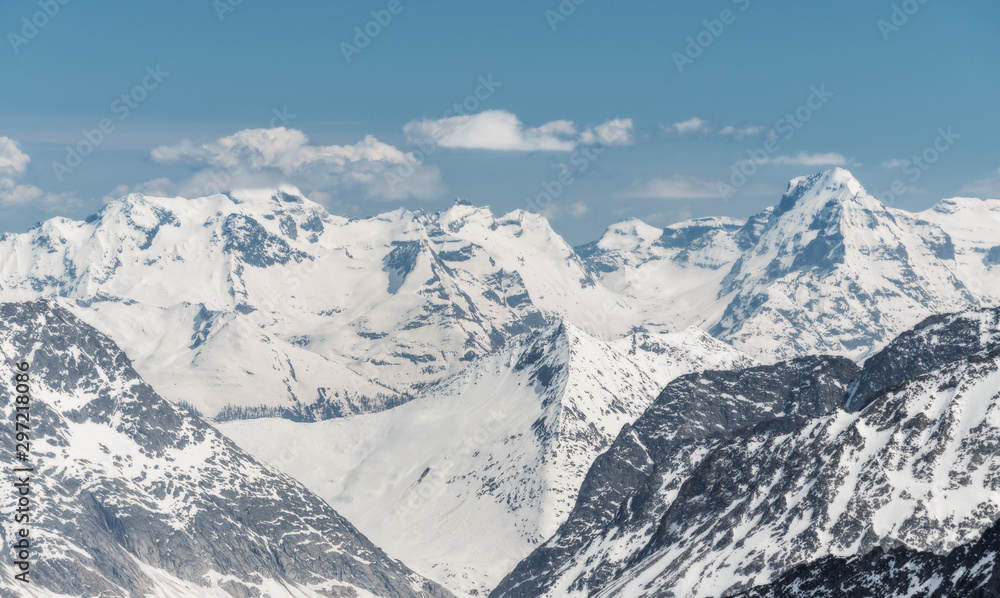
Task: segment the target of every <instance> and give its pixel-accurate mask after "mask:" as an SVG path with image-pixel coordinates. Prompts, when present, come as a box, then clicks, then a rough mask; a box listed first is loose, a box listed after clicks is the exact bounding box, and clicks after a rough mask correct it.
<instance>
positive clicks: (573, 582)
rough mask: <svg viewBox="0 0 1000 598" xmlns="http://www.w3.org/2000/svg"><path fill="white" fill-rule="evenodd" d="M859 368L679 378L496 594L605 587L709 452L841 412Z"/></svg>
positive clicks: (783, 367) (781, 367)
mask: <svg viewBox="0 0 1000 598" xmlns="http://www.w3.org/2000/svg"><path fill="white" fill-rule="evenodd" d="M857 371H858V368H857V366H855V365H854V363H853V362H851V361H850V360H847V359H843V358H835V357H816V358H805V359H801V360H796V361H792V362H787V363H781V364H777V365H773V366H764V367H756V368H749V369H746V370H743V371H739V372H733V371H710V372H704V373H697V374H691V375H688V376H683V377H681V378H679V379H677V380H675V381H674V382H672V383H671V384H670V385H668V386H667V387H666V389H665V390H664V391H663V392H662V393H661V394H660V395H659V396H658V397H657V399H656V401H655V402H653V404H652V405H651V406H650V407H649V409H647V410H646V412H645V413H644V414H643V415H642V416H641V417H640V418H639V419H638V420H637V421H636V422H635V424H634V425H632V426H626V428H625V429H624V430H623V431H622V432H621V434H619V435H618V438H617V439H616V440H615V442H614V444H613V445H612V446H611V448H610V449H609V450H608V451H607V452H605V453H604V454H602V455H601V456H600V457H598V458H597V460H596V462H595V463H594V465H593V466H592V467H591V468H590V471H589V472H588V473H587V476H586V478H585V480H584V482H583V485H582V487H581V489H580V494H579V498H578V499H577V502H576V506H575V508H574V509H573V512H572V513H571V514H570V517H569V519H568V521H567V522H566V523H564V524H563V525H562V526H561V527H560V528H559V530H558V532H557V533H556V535H555V536H554V537H552V538H550V539H549V540H548V541H547V542H545V544H543V545H542V546H540V547H539V548H537V549H536V550H535V551H534V552H533V553H532V554H531V556H530V557H528V558H527V559H525V560H524V561H522V562H521V563H519V564H518V566H517V568H516V569H515V570H514V571H513V572H512V573H511V574H510V575H508V576H507V577H506V578H505V579H504V580H503V582H502V583H501V584H500V585H499V586H498V587H497V588H496V590H494V592H493V594H491V595H492V596H494V597H500V596H539V595H550V596H560V595H563V593H564V592H573V593H579V594H580V595H586V594H587V593H588V592H589V591H591V590H596V589H600V588H602V587H603V586H604V585H605V584H607V583H609V582H610V581H612V580H613V579H614V578H615V577H616V576H617V575H618V574H619V573H620V569H622V568H624V567H626V566H627V565H628V563H629V561H630V559H632V558H634V557H635V556H636V555H635V554H634V553H632V552H626V551H623V550H622V547H623V546H628V547H631V549H632V550H634V551H639V550H640V549H642V548H643V545H644V544H646V538H645V535H646V534H648V532H649V531H650V530H649V529H648V528H646V526H648V525H650V524H651V523H655V521H656V520H657V519H659V518H660V517H662V516H663V511H664V510H665V507H666V504H664V503H662V502H661V500H662V497H663V495H665V496H667V497H672V496H675V495H676V494H677V493H678V492H680V491H681V488H682V484H683V482H684V481H685V479H686V478H689V477H691V476H692V475H694V472H695V469H696V467H697V466H698V464H699V463H700V462H701V461H702V460H703V459H704V458H705V457H706V456H707V453H708V451H709V450H710V449H712V448H715V447H720V446H724V445H725V444H726V443H727V442H729V441H732V440H733V439H734V438H735V437H737V436H738V435H740V434H743V433H745V432H746V431H747V430H751V429H754V427H755V426H759V425H764V424H766V425H767V426H770V427H779V428H787V427H791V426H793V425H794V422H798V421H801V420H803V419H804V418H808V417H810V416H817V415H825V414H827V413H830V412H832V411H834V410H836V409H837V408H838V407H839V406H840V404H841V403H842V401H843V394H844V390H845V388H846V386H847V384H848V382H849V381H850V380H851V378H853V377H854V376H855V374H856V373H857ZM706 498H707V497H706ZM634 528H638V529H634ZM628 532H631V533H628ZM636 532H638V533H636ZM605 534H608V535H607V536H605ZM625 535H628V537H627V538H626V537H625ZM602 540H604V541H606V542H607V545H602V542H601V541H602Z"/></svg>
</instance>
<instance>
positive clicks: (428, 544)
mask: <svg viewBox="0 0 1000 598" xmlns="http://www.w3.org/2000/svg"><path fill="white" fill-rule="evenodd" d="M749 365H751V362H750V360H748V359H747V358H746V357H745V356H743V355H742V354H740V353H739V352H738V351H736V350H734V349H732V348H731V347H729V346H728V345H725V344H724V343H721V342H720V341H717V340H715V339H713V338H711V337H710V336H708V335H707V334H705V333H704V332H703V331H701V330H698V329H690V330H687V331H684V332H680V333H675V334H661V335H656V334H649V333H641V332H636V333H634V334H631V335H629V336H628V337H626V338H623V339H619V340H617V341H613V342H605V341H602V340H600V339H596V338H594V337H592V336H590V335H588V334H587V333H586V332H584V331H583V330H580V329H579V328H576V327H575V326H573V325H571V324H568V323H564V322H555V323H552V324H551V325H549V326H547V327H545V328H543V329H542V330H539V331H538V332H533V333H529V334H525V335H522V336H518V337H515V338H514V339H512V340H511V341H510V342H509V343H508V345H507V346H506V347H505V348H503V349H502V350H500V351H498V352H497V353H495V354H492V355H489V356H486V357H483V358H480V359H477V360H475V361H473V362H472V363H470V364H469V365H468V367H467V368H466V369H465V370H464V371H462V372H461V373H459V374H456V375H455V376H453V377H451V378H448V379H446V380H445V381H443V382H441V383H440V384H438V385H436V386H435V387H433V388H429V389H428V390H427V391H426V392H425V393H424V394H423V396H421V397H420V398H419V399H416V400H414V401H411V402H409V403H407V404H405V405H401V406H399V407H396V408H394V409H390V410H388V411H384V412H380V413H374V414H366V415H359V416H355V417H352V418H341V419H334V420H328V421H324V422H314V423H296V422H288V421H285V422H279V421H275V420H251V421H238V422H235V421H234V422H226V423H223V424H220V429H221V430H222V431H223V432H224V433H225V434H228V435H229V436H230V437H231V438H233V439H234V440H236V441H237V442H238V443H239V444H240V445H241V446H243V447H246V448H247V449H248V450H250V451H251V452H252V453H254V454H255V455H257V456H258V457H260V458H261V459H263V460H264V461H266V462H268V463H270V464H271V465H273V466H274V467H276V468H278V469H281V470H282V471H286V472H288V473H290V474H291V475H292V476H294V477H295V478H296V479H299V480H301V481H302V482H303V483H305V484H306V485H307V486H308V487H310V488H311V489H312V490H313V491H315V492H316V493H317V494H319V495H320V496H322V497H323V498H325V499H326V500H328V501H329V502H330V504H331V505H333V506H334V507H335V508H336V509H337V510H338V511H339V512H341V513H343V514H344V515H345V516H347V517H348V518H349V519H350V520H351V521H352V522H353V523H354V524H355V525H357V526H358V527H359V529H361V531H362V532H364V533H365V535H367V536H368V537H370V538H371V539H372V540H374V541H375V542H376V543H377V544H378V545H380V546H382V547H383V548H385V549H386V550H387V551H388V552H389V553H390V554H393V555H394V556H397V557H399V558H401V559H403V560H404V561H405V562H406V563H407V565H409V566H410V567H413V568H414V570H416V571H417V572H419V573H421V574H422V575H425V576H427V577H429V578H431V579H434V580H437V581H439V582H440V583H442V584H444V585H446V587H448V588H450V589H452V590H453V591H454V592H455V593H457V594H458V593H461V594H463V595H469V596H475V595H479V596H484V595H485V594H487V593H488V592H489V590H490V589H492V588H493V587H494V586H495V585H496V584H497V583H498V582H499V581H500V579H501V578H502V577H503V576H504V575H505V574H506V573H508V572H509V571H510V570H511V569H512V568H513V567H514V565H515V564H516V563H517V562H518V561H519V560H521V559H522V558H524V557H525V556H527V555H528V553H530V552H531V550H532V549H533V548H534V547H535V546H537V545H538V544H539V543H540V542H542V541H544V540H545V539H546V538H547V537H549V536H550V535H552V534H553V533H554V532H555V531H556V529H557V527H558V526H559V524H560V523H562V522H563V521H565V519H566V517H567V516H568V515H569V512H570V510H571V509H572V508H573V504H574V502H575V500H576V494H577V491H578V490H579V487H580V483H581V481H582V480H583V477H584V475H585V474H586V472H587V470H588V468H589V467H590V466H591V464H592V463H593V461H594V459H595V458H596V457H597V456H598V454H600V453H601V452H602V451H603V450H605V449H606V448H608V446H610V444H611V443H612V442H613V441H614V439H615V437H616V436H617V435H618V433H619V431H620V430H621V429H622V427H623V426H625V425H627V424H628V423H630V422H632V421H634V420H635V418H637V417H639V415H641V414H642V412H643V411H644V410H645V409H646V408H647V407H648V406H649V404H650V403H651V402H652V401H653V399H654V398H655V397H656V395H657V393H658V392H659V391H660V390H661V389H662V388H663V386H664V385H666V383H667V382H669V381H670V380H672V379H673V378H675V377H677V376H679V375H682V374H688V373H690V372H694V371H702V370H705V369H718V368H731V369H742V368H745V367H747V366H749Z"/></svg>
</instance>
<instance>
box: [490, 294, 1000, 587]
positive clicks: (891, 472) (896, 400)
mask: <svg viewBox="0 0 1000 598" xmlns="http://www.w3.org/2000/svg"><path fill="white" fill-rule="evenodd" d="M998 318H1000V311H998V310H981V311H976V312H971V313H964V314H957V315H954V316H948V317H942V318H938V319H936V320H937V321H936V322H935V321H932V322H930V323H927V324H925V326H923V327H921V329H918V330H917V331H915V332H914V333H913V335H909V336H908V335H904V337H902V338H901V340H900V342H898V343H896V344H894V345H890V347H888V348H887V349H886V350H885V353H886V356H883V357H881V358H880V357H878V356H877V357H875V358H873V359H871V360H870V361H869V364H866V370H865V372H863V373H862V374H861V375H860V376H859V377H858V378H857V379H856V380H855V381H854V382H852V384H851V385H850V388H847V387H846V384H845V385H844V386H843V387H842V389H841V390H842V394H841V397H840V401H841V402H846V400H847V397H848V396H851V393H857V392H858V388H860V387H861V383H860V381H864V380H868V381H869V382H868V384H869V385H870V386H869V387H870V388H873V391H872V392H873V395H872V396H870V397H867V398H866V399H865V400H864V401H862V402H861V403H862V405H863V408H862V409H861V410H860V411H855V412H849V411H846V410H837V411H834V412H831V413H830V414H829V415H821V416H819V417H814V418H812V419H808V420H805V421H803V420H801V419H796V418H788V417H777V418H771V419H770V420H769V421H765V422H763V423H762V424H761V425H758V426H757V427H755V428H749V429H744V430H742V431H741V432H740V433H738V434H737V435H736V436H734V437H733V438H731V439H726V438H723V439H719V440H713V439H708V440H706V441H702V442H693V443H686V444H684V445H682V446H679V447H678V446H673V445H670V444H667V445H666V446H664V445H663V444H660V443H659V442H658V441H657V437H658V435H659V434H660V433H658V432H656V431H657V430H669V429H672V424H671V419H670V418H669V417H666V418H665V417H663V416H662V415H659V414H658V413H657V410H656V409H655V405H654V408H651V409H650V410H648V411H647V412H646V414H644V415H643V417H642V418H640V419H639V420H638V421H637V423H636V426H635V429H636V430H642V429H646V430H651V431H650V432H646V433H644V434H643V433H639V434H635V433H623V434H622V435H621V436H620V437H619V439H618V440H617V441H616V443H615V445H614V446H613V447H612V449H611V450H610V451H608V453H606V454H605V455H604V456H602V458H601V459H598V461H597V462H596V463H595V466H594V467H593V468H592V469H591V472H589V473H588V478H592V477H594V476H598V478H597V479H602V477H601V476H603V479H613V476H609V475H607V474H606V473H602V472H601V471H599V470H598V468H599V466H600V467H601V469H603V471H604V472H608V471H612V472H613V471H615V470H618V471H626V472H627V471H629V470H630V469H633V470H634V469H640V470H641V473H639V474H638V475H632V477H631V478H622V479H625V480H626V483H625V484H622V485H621V486H622V487H621V489H620V490H618V491H616V492H610V493H609V492H607V491H601V492H597V493H593V496H594V497H595V498H597V499H599V498H600V496H601V493H602V492H604V493H606V494H608V495H609V497H610V499H611V500H606V501H603V502H602V501H599V500H598V501H597V503H596V508H591V509H590V510H591V512H597V513H600V512H601V511H602V510H603V512H605V513H608V514H610V513H614V516H613V518H612V519H610V521H609V519H608V517H609V515H605V517H604V519H603V521H606V522H607V523H605V524H604V525H603V527H600V526H599V527H595V528H592V529H590V530H589V531H588V530H583V531H580V530H581V529H583V528H570V527H568V526H569V524H567V526H564V530H560V534H558V535H557V536H555V537H554V538H553V539H550V540H549V542H547V544H546V546H545V547H543V549H544V548H546V547H549V554H552V553H553V551H552V548H553V547H558V546H560V545H561V546H564V547H568V546H574V545H575V546H576V548H574V549H573V550H571V551H569V552H568V554H564V556H562V557H561V558H555V559H545V558H542V557H544V556H545V552H543V551H542V550H541V549H540V550H539V551H536V553H535V554H534V555H532V557H530V558H529V559H527V560H525V561H524V562H522V563H521V564H520V565H519V566H518V569H517V570H515V573H514V574H512V575H511V576H509V577H508V578H507V579H505V580H504V582H503V583H502V584H501V586H500V587H499V588H498V590H497V591H496V592H495V593H494V595H496V596H502V595H511V596H514V595H517V596H536V595H551V596H563V595H584V594H587V595H597V596H617V595H628V596H663V597H668V596H720V595H726V593H727V592H731V593H735V592H737V591H740V590H746V589H748V588H749V587H750V586H753V585H761V584H766V583H769V582H770V581H772V580H774V579H776V578H777V577H778V576H780V575H782V574H784V573H785V572H787V571H788V570H790V569H791V568H793V567H795V566H797V565H800V564H803V563H809V562H812V561H815V560H817V559H821V558H823V557H826V556H836V557H850V556H853V555H864V554H866V553H869V552H871V551H872V550H875V549H876V548H878V547H882V548H885V549H891V548H893V547H896V546H904V547H907V548H909V549H911V550H914V551H919V552H933V553H935V554H946V553H948V552H949V551H951V550H953V549H955V548H957V547H959V546H961V545H963V544H968V543H971V542H973V541H975V540H976V539H977V538H978V537H979V535H980V534H982V533H983V532H984V531H985V530H987V529H988V528H990V527H991V526H993V525H994V524H995V523H996V522H997V520H998V519H1000V500H998V499H997V497H998V496H1000V460H998V459H997V458H996V455H997V446H1000V348H998V347H997V345H996V343H995V339H996V338H997V336H998V334H1000V327H998V326H997V323H998V321H1000V320H998ZM915 336H923V337H924V338H925V340H928V341H929V342H914V341H913V340H912V338H914V337H915ZM973 337H975V338H973ZM908 339H910V340H908ZM963 347H964V348H966V349H967V352H966V353H964V354H963V353H962V352H961V351H960V350H959V349H960V348H963ZM906 351H909V354H905V352H906ZM934 353H940V354H941V355H944V356H946V358H947V363H940V362H936V361H935V360H934V359H933V358H932V357H931V356H929V355H927V354H934ZM904 354H905V355H906V356H905V358H904V357H903V355H904ZM907 363H913V364H914V369H913V371H912V374H911V375H910V376H909V377H906V379H905V380H904V381H903V382H901V383H897V382H895V381H896V380H897V379H898V372H893V371H892V368H893V367H905V364H907ZM775 367H776V368H777V369H778V370H779V371H780V369H781V368H782V367H783V366H782V365H780V364H779V366H775ZM880 367H883V368H888V369H887V371H886V372H885V373H884V375H876V374H874V373H873V372H874V371H875V370H877V369H878V368H880ZM879 380H882V381H884V382H885V383H888V384H893V386H891V387H889V388H883V389H874V387H873V386H871V385H873V384H875V381H879ZM676 384H678V383H675V385H676ZM686 394H687V395H688V396H692V395H693V392H688V393H686ZM715 396H716V400H718V401H722V400H726V401H731V400H732V399H731V398H727V397H731V396H736V393H732V392H729V391H722V392H717V393H716V395H715ZM747 396H752V395H747ZM658 403H659V401H658ZM645 420H651V421H648V422H647V421H645ZM606 458H607V459H610V463H608V462H605V459H606ZM610 485H611V484H610V483H605V484H603V486H604V487H608V486H610ZM595 486H596V487H600V484H596V485H595ZM584 496H587V495H585V494H583V493H581V500H580V503H578V506H577V509H580V505H581V504H584V503H585V502H587V501H585V500H584ZM595 519H597V520H598V521H601V519H600V518H599V517H596V518H595ZM573 521H574V518H573V517H571V519H570V522H573ZM579 538H584V540H583V541H582V543H581V540H580V539H579ZM556 554H557V555H558V554H559V553H558V551H556ZM543 575H544V576H548V575H551V578H549V580H548V581H547V582H545V583H544V584H539V582H538V581H537V580H538V579H540V578H541V577H542V576H543Z"/></svg>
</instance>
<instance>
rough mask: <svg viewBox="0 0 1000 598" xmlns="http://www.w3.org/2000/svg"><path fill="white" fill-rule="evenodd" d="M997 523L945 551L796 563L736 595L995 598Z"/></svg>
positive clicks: (999, 545) (998, 591)
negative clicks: (771, 580)
mask: <svg viewBox="0 0 1000 598" xmlns="http://www.w3.org/2000/svg"><path fill="white" fill-rule="evenodd" d="M997 562H1000V524H994V525H993V527H991V528H990V529H988V530H986V533H984V534H983V536H982V537H981V538H979V539H978V540H976V541H975V542H972V543H969V544H964V545H962V546H959V547H958V548H956V549H955V550H953V551H951V552H950V553H948V554H947V555H944V556H943V555H937V554H934V553H929V552H918V551H915V550H908V549H906V548H894V549H892V550H889V551H885V550H882V549H881V548H876V549H875V550H873V551H871V552H869V553H867V554H864V555H861V556H855V557H851V558H848V559H844V558H837V557H827V558H825V559H821V560H819V561H816V562H814V563H808V564H805V565H800V566H798V567H796V568H794V569H792V570H791V571H789V572H788V573H786V574H784V575H782V576H781V577H780V578H779V579H778V580H776V581H775V582H774V583H772V584H769V585H767V586H764V587H761V588H755V589H753V590H750V591H748V592H746V593H741V594H737V596H739V597H741V598H868V597H871V596H879V597H880V598H995V597H996V596H1000V571H998V570H997V566H996V565H997Z"/></svg>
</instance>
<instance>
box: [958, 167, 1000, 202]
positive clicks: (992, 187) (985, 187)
mask: <svg viewBox="0 0 1000 598" xmlns="http://www.w3.org/2000/svg"><path fill="white" fill-rule="evenodd" d="M961 191H962V193H967V194H969V195H972V196H975V197H981V198H983V199H1000V168H998V169H997V178H992V179H982V180H980V181H976V182H974V183H971V184H969V185H966V186H965V187H962V189H961Z"/></svg>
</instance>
